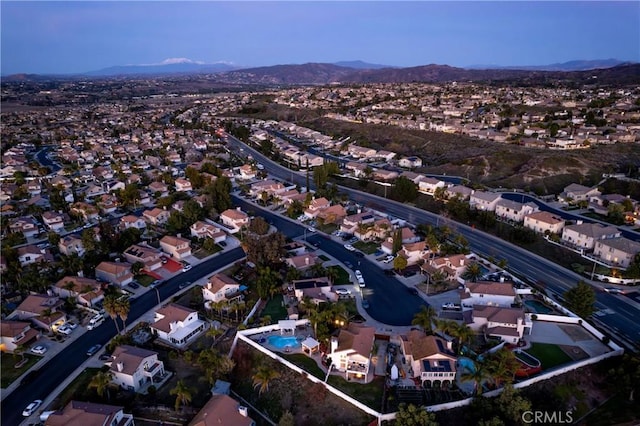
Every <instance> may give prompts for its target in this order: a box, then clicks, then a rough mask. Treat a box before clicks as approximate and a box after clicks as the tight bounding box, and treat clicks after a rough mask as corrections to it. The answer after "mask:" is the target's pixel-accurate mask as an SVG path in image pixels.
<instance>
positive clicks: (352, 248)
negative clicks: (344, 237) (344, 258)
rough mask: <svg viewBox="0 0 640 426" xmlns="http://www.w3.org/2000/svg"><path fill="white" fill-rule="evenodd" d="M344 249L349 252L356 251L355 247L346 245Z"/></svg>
mask: <svg viewBox="0 0 640 426" xmlns="http://www.w3.org/2000/svg"><path fill="white" fill-rule="evenodd" d="M344 248H346V249H347V250H349V251H356V249H355V247H353V246H352V245H351V244H345V245H344Z"/></svg>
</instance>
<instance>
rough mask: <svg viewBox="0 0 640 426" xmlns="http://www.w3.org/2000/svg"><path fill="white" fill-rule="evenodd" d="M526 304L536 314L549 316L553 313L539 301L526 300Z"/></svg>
mask: <svg viewBox="0 0 640 426" xmlns="http://www.w3.org/2000/svg"><path fill="white" fill-rule="evenodd" d="M524 304H525V305H527V306H528V307H529V308H531V309H532V310H533V311H534V312H535V313H536V314H548V313H550V312H551V311H552V309H551V308H549V307H548V306H545V305H544V304H543V303H540V302H538V301H537V300H525V301H524Z"/></svg>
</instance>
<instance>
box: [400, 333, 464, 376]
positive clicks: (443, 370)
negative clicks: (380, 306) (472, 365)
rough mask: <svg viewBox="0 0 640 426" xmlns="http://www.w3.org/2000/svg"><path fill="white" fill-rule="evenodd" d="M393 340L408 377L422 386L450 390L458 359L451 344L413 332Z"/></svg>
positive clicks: (435, 337)
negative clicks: (405, 366) (398, 348)
mask: <svg viewBox="0 0 640 426" xmlns="http://www.w3.org/2000/svg"><path fill="white" fill-rule="evenodd" d="M398 340H399V341H398ZM391 341H392V342H393V343H396V344H398V345H399V346H400V348H401V351H402V354H404V358H405V361H406V365H408V366H409V368H408V370H409V371H408V373H409V376H410V377H413V378H415V379H419V380H420V383H421V384H422V386H423V387H425V388H448V387H451V385H453V384H454V383H455V379H456V361H457V358H456V356H455V353H454V352H453V350H452V348H451V342H447V341H446V340H444V339H442V338H440V337H437V336H427V335H426V334H425V333H424V332H423V331H421V330H411V331H409V332H408V333H407V334H406V335H403V336H400V337H399V338H396V339H394V338H392V340H391Z"/></svg>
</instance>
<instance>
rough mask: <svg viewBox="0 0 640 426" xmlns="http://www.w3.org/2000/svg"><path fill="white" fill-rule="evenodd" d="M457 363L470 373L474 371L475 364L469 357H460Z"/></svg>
mask: <svg viewBox="0 0 640 426" xmlns="http://www.w3.org/2000/svg"><path fill="white" fill-rule="evenodd" d="M458 364H459V365H460V367H462V368H465V369H467V370H469V372H471V373H473V372H475V371H476V365H475V363H474V362H473V360H472V359H471V358H466V357H461V358H459V359H458Z"/></svg>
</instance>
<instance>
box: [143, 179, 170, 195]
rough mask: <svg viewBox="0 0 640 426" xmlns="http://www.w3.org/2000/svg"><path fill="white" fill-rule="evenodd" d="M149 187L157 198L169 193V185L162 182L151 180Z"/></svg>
mask: <svg viewBox="0 0 640 426" xmlns="http://www.w3.org/2000/svg"><path fill="white" fill-rule="evenodd" d="M147 189H149V191H151V193H152V194H153V195H154V196H155V197H157V198H159V197H166V196H167V195H169V187H168V186H167V185H165V184H164V183H162V182H151V183H150V184H149V186H147Z"/></svg>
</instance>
